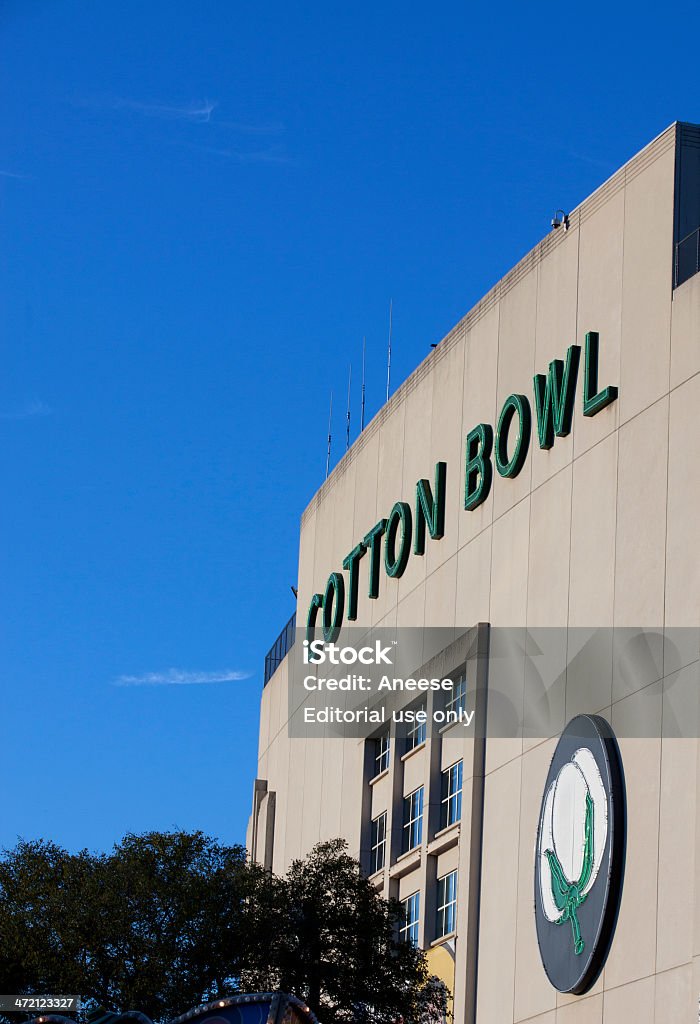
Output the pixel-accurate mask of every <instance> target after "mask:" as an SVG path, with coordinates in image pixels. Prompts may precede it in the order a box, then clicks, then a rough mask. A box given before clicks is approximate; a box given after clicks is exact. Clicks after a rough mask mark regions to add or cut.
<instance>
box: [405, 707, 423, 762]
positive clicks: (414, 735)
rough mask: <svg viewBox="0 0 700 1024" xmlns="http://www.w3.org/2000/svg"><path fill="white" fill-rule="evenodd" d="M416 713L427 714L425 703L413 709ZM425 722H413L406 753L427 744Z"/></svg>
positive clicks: (408, 733) (409, 731)
mask: <svg viewBox="0 0 700 1024" xmlns="http://www.w3.org/2000/svg"><path fill="white" fill-rule="evenodd" d="M411 710H412V711H414V712H416V713H417V712H419V711H422V712H425V702H423V703H422V704H417V705H416V706H415V707H414V708H412V709H411ZM425 724H426V723H425V722H415V721H414V722H411V725H410V727H409V730H408V732H407V734H406V751H407V752H408V751H409V750H415V749H416V747H419V746H420V745H421V743H425Z"/></svg>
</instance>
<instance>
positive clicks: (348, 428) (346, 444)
mask: <svg viewBox="0 0 700 1024" xmlns="http://www.w3.org/2000/svg"><path fill="white" fill-rule="evenodd" d="M351 384H352V363H350V368H349V370H348V412H347V426H346V429H345V451H347V450H348V448H349V447H350V385H351Z"/></svg>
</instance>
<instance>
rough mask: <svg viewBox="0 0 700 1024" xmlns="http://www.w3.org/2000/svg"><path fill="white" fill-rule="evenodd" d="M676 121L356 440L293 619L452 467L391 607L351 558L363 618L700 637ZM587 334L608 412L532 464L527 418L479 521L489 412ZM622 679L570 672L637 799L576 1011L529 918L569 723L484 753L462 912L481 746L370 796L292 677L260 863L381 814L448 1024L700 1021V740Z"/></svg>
mask: <svg viewBox="0 0 700 1024" xmlns="http://www.w3.org/2000/svg"><path fill="white" fill-rule="evenodd" d="M680 130H681V127H680V126H679V125H673V126H671V127H670V128H669V129H668V130H667V131H665V132H664V133H663V134H661V135H660V136H659V137H658V138H657V139H655V140H654V141H653V142H652V143H651V144H650V145H648V146H647V147H646V148H645V149H644V150H643V151H642V152H640V153H639V154H638V155H637V156H636V157H634V158H633V159H632V160H631V161H629V163H627V164H626V165H625V166H624V167H623V168H621V169H620V170H619V171H618V172H617V173H616V174H615V175H614V176H613V177H612V178H610V179H609V181H607V182H606V183H605V184H604V185H602V186H601V187H600V188H599V189H598V190H597V191H596V192H595V193H594V194H593V195H592V196H590V197H589V198H588V199H587V200H585V202H583V203H582V204H581V205H580V206H579V207H578V208H577V209H576V210H574V211H573V212H572V213H571V214H570V215H569V227H568V230H564V229H563V228H560V229H559V230H557V231H552V232H551V233H550V234H549V235H547V236H546V237H545V239H544V240H543V241H542V242H541V243H540V244H539V245H538V246H536V248H535V249H533V250H532V251H531V252H530V253H529V254H528V255H527V256H526V257H525V258H524V259H523V260H521V261H520V262H519V263H518V264H517V265H516V266H515V267H514V269H513V270H512V271H511V272H510V273H509V274H507V275H506V277H504V278H503V279H502V280H501V281H500V282H499V283H498V284H497V285H496V286H495V287H494V288H493V289H492V290H491V291H490V292H489V293H488V294H487V295H486V296H485V297H484V298H483V299H482V300H481V301H480V302H479V303H478V304H477V306H475V307H474V309H472V310H471V311H470V313H468V315H467V316H466V317H465V318H464V319H463V320H462V321H461V322H460V323H459V324H458V325H457V326H456V327H455V328H454V329H453V330H452V331H451V332H450V333H449V334H448V335H447V337H446V338H445V339H443V341H442V342H441V343H440V344H439V346H438V347H437V348H436V349H435V350H434V351H433V352H432V353H431V354H430V355H429V356H428V358H427V359H426V360H425V361H424V362H423V363H421V365H420V366H419V367H418V368H417V369H416V370H415V372H414V373H413V374H412V375H411V376H410V377H409V378H408V379H407V380H406V381H405V382H404V384H402V385H401V387H400V388H399V389H398V391H397V392H396V393H395V394H394V395H393V396H392V397H391V399H390V401H389V402H388V403H387V405H386V406H385V407H384V408H383V409H382V410H381V411H380V412H379V414H378V415H377V416H376V417H375V418H374V420H373V421H372V422H371V423H370V424H369V425H368V426H367V428H366V429H365V430H364V432H363V433H362V434H361V435H360V437H359V438H358V439H357V440H356V442H355V444H354V445H353V446H352V448H351V449H350V451H349V452H348V453H347V454H346V456H345V457H344V458H343V459H342V461H341V462H340V463H339V464H338V466H337V467H336V468H335V470H334V471H333V473H332V474H331V476H330V477H329V479H328V480H327V481H326V482H325V483H324V485H323V486H322V487H321V488H320V490H319V491H318V493H317V494H316V495H315V497H314V498H313V500H312V501H311V503H310V505H309V506H308V508H307V509H306V511H305V513H304V515H303V517H302V522H301V536H300V553H299V577H298V587H299V597H298V608H299V618H300V620H301V619H304V620H305V616H306V609H307V607H308V606H309V602H310V600H311V597H312V595H313V594H314V593H316V592H318V591H321V592H322V591H323V588H324V586H325V582H326V579H327V577H328V574H329V573H330V572H331V571H334V570H336V571H341V568H342V563H343V559H344V558H345V556H346V555H347V554H348V552H349V551H351V549H352V548H353V547H354V545H355V544H356V543H357V541H358V540H359V539H361V538H362V537H363V536H365V534H366V533H367V531H368V530H369V529H370V528H371V527H372V526H373V525H374V523H375V522H377V520H378V519H379V518H380V517H382V516H387V515H388V513H389V511H390V510H391V508H392V506H393V504H394V502H396V501H398V500H399V499H402V500H405V501H407V502H410V503H412V502H413V498H414V493H415V485H416V481H417V480H418V479H419V478H421V477H425V478H427V479H429V480H432V479H433V473H434V467H435V464H436V463H437V462H438V461H444V462H446V463H447V465H448V472H447V484H446V486H447V494H446V502H445V508H446V522H445V529H444V536H443V537H442V539H440V540H434V539H431V538H430V537H428V540H427V544H426V551H425V555H424V556H422V557H413V556H412V557H411V558H410V559H409V562H408V566H407V569H406V572H405V573H404V575H403V576H402V577H401V578H400V579H390V578H387V577H386V575H382V578H381V585H380V594H379V597H378V598H377V599H376V600H369V599H368V597H367V588H366V572H367V570H366V565H365V563H362V568H361V572H360V580H361V585H360V593H359V608H358V620H357V621H358V624H359V625H367V626H368V625H378V624H381V625H391V626H414V627H416V626H417V627H422V626H449V627H460V628H462V627H463V628H469V627H472V626H473V625H474V624H476V623H479V622H483V623H490V624H491V626H492V627H500V626H509V627H511V626H518V627H519V626H522V627H540V626H558V627H562V628H563V629H566V628H570V627H580V626H585V627H591V626H595V627H611V628H612V629H614V630H618V629H620V630H621V629H622V628H624V627H631V626H635V627H638V626H645V627H650V628H653V629H656V630H660V629H663V628H668V627H694V628H697V627H698V626H700V558H699V557H698V552H699V551H700V515H699V514H698V509H699V508H700V274H694V275H691V276H690V277H689V278H688V279H687V280H685V281H684V282H683V283H682V284H680V285H679V286H678V287H676V288H674V260H673V252H674V242H675V241H677V239H676V238H675V236H674V210H675V209H676V205H677V190H678V181H677V179H678V174H677V162H678V151H679V150H678V140H679V132H680ZM590 331H596V332H598V334H599V336H600V365H599V381H600V384H601V386H602V385H606V384H613V385H616V386H617V387H618V388H619V397H618V399H617V400H616V401H614V402H612V403H611V404H610V405H609V406H608V407H607V408H605V409H603V410H602V411H600V412H599V413H598V414H597V415H595V416H592V417H584V416H583V413H582V403H581V401H580V390H581V371H579V385H578V387H577V393H576V396H577V397H576V404H575V411H574V418H573V425H572V429H571V431H570V433H569V434H568V436H564V437H557V438H556V440H555V443H554V445H553V447H552V448H550V449H548V450H546V449H542V448H540V447H539V445H538V443H537V427H536V422H535V415H534V408H533V426H532V437H531V441H530V448H529V454H528V456H527V459H526V462H525V464H524V466H523V469H522V471H521V472H520V473H519V475H518V476H517V477H515V478H514V479H507V478H501V477H500V476H499V475H498V474H496V473H495V472H494V480H493V485H492V488H491V492H490V495H489V497H488V499H487V500H486V501H485V502H483V504H481V505H480V506H479V507H478V508H476V509H474V510H473V511H466V510H465V509H464V500H463V495H464V486H465V480H464V474H465V468H464V467H465V452H464V446H465V437H466V435H467V434H468V432H469V431H470V430H471V429H472V428H473V427H474V426H475V424H477V423H479V422H482V421H483V422H485V423H489V424H493V425H495V424H496V423H497V421H498V416H499V412H500V410H501V407H502V405H503V402H504V400H505V399H506V397H507V396H508V395H510V394H511V393H513V392H516V393H517V392H526V393H527V392H530V393H531V385H532V378H533V375H534V374H535V373H543V374H546V373H547V368H548V365H549V363H550V361H551V360H553V359H555V358H559V359H563V358H565V356H566V351H567V347H568V346H569V345H571V344H574V343H575V344H578V345H583V344H584V338H585V335H586V333H587V332H590ZM300 624H301V622H300ZM611 635H616V634H614V633H612V634H611ZM698 655H699V652H698V649H697V647H696V646H692V645H691V646H690V647H689V650H688V654H687V658H686V659H685V662H684V663H683V664H680V665H678V666H675V667H676V669H677V680H676V681H677V684H678V685H677V686H676V687H675V689H674V694H675V698H677V696H678V694H679V693H682V694H684V695H685V698H686V699H687V702H688V703H687V707H688V708H689V709H690V713H692V714H695V715H697V692H698V681H699V678H700V672H699V663H698ZM607 664H608V665H609V672H603V673H602V674H601V675H600V677H599V678H598V679H597V683H596V686H594V687H588V688H586V690H585V691H584V692H582V690H581V688H580V687H577V685H576V680H575V679H568V680H567V682H566V686H565V689H564V691H563V693H562V705H561V723H560V725H561V727H562V728H563V726H564V724H565V723H566V721H568V720H569V719H570V718H571V717H572V716H573V715H575V714H577V713H580V712H584V711H585V712H598V713H600V714H602V715H603V716H604V717H605V718H607V719H608V721H610V722H611V723H612V725H613V728H614V729H615V730H616V732H617V733H618V736H619V737H620V740H619V742H620V749H621V754H622V758H623V763H624V768H625V775H626V787H627V807H628V810H627V813H628V840H627V863H626V875H625V881H624V888H623V894H622V903H621V908H620V914H619V919H618V923H617V929H616V932H615V936H614V940H613V943H612V948H611V950H610V955H609V957H608V959H607V962H606V965H605V968H604V970H603V972H602V974H601V975H600V977H599V979H598V981H597V983H596V984H595V985H594V987H593V988H592V990H591V991H590V992H588V993H586V994H585V995H583V996H573V995H562V994H560V993H558V992H557V991H556V990H555V989H554V988H553V987H552V985H551V984H550V983H549V981H548V979H547V977H546V975H545V973H544V970H543V968H542V964H541V962H540V957H539V951H538V945H537V938H536V933H535V921H534V914H533V864H534V844H535V833H536V829H537V823H538V814H539V807H540V801H541V798H542V788H543V784H544V780H545V777H546V775H547V771H548V767H549V763H550V760H551V757H552V753H553V750H554V747H555V745H556V740H557V736H558V733H557V734H554V735H552V736H544V737H541V738H539V739H536V740H533V739H523V738H516V739H512V738H504V739H489V740H488V741H487V743H486V758H485V782H484V788H483V800H484V804H483V825H482V826H481V828H482V831H481V835H480V836H479V841H480V846H481V858H482V864H481V877H480V880H479V893H480V900H479V901H478V906H479V914H478V920H477V921H474V920H472V921H470V919H469V918H470V914H473V913H474V902H473V900H472V901H470V899H469V898H468V893H469V891H470V870H471V868H472V863H473V861H472V858H473V850H474V839H475V837H474V836H472V835H471V834H470V832H471V823H472V820H473V816H472V814H471V801H472V797H473V793H474V787H473V774H474V765H475V764H476V763H477V762H476V760H475V758H474V750H473V747H474V742H473V740H468V739H467V740H465V739H463V738H460V737H457V736H455V735H454V734H453V733H452V731H451V730H449V729H448V730H447V731H445V732H444V733H442V734H441V735H439V736H438V737H430V736H428V738H427V740H426V742H425V743H424V744H422V745H420V746H419V747H417V749H415V750H413V751H411V752H410V753H408V754H404V755H403V756H402V755H401V753H400V751H397V750H396V745H395V744H392V747H391V750H390V763H389V767H388V770H387V771H386V772H383V773H380V774H379V775H378V776H377V777H376V778H374V779H371V781H370V779H369V777H368V771H367V767H366V749H365V742H364V741H360V740H344V741H339V740H337V739H333V738H328V739H314V740H301V739H291V738H290V737H289V735H288V729H287V706H288V705H287V671H288V666H287V663H286V661H283V662H282V664H281V665H280V667H279V668H278V669H277V671H276V672H275V674H274V675H273V676H272V678H271V679H270V681H269V682H268V684H267V685H266V686H265V688H264V691H263V694H262V700H261V715H260V739H259V758H258V769H257V775H258V779H259V781H258V783H256V792H255V802H254V809H253V816H252V818H251V824H250V829H249V836H248V841H249V848H250V849H251V852H252V854H253V856H254V857H255V858H256V859H258V860H260V861H261V862H264V863H266V864H267V865H268V866H269V867H271V868H272V869H273V870H274V871H276V872H283V871H284V870H285V869H286V867H287V866H288V865H289V863H290V861H291V860H292V859H293V858H295V857H298V856H301V855H304V854H305V853H307V852H308V851H309V850H310V849H311V847H312V846H313V845H314V844H315V843H316V842H318V841H320V840H323V839H330V838H334V837H336V836H343V837H345V838H346V839H347V841H348V843H349V848H350V852H351V853H353V854H354V855H357V856H361V857H366V855H367V850H368V843H369V840H368V828H369V822H370V820H371V819H372V818H376V817H377V815H379V814H380V813H381V812H383V811H386V812H387V829H388V834H389V835H390V837H391V838H390V842H389V847H388V857H387V863H386V865H385V867H384V868H383V869H382V870H381V871H380V872H377V873H376V874H375V875H374V876H373V880H374V881H375V884H376V885H377V888H378V890H379V891H381V892H383V893H385V894H386V895H389V894H392V895H395V896H398V897H399V898H400V899H405V898H406V897H408V896H409V895H411V894H412V893H416V892H419V893H420V894H421V900H420V903H421V915H420V921H419V943H420V944H421V945H422V946H423V947H424V948H430V949H431V951H432V952H431V956H432V957H433V962H434V964H435V970H436V971H437V972H438V973H440V974H441V976H443V977H445V978H446V979H447V980H448V981H450V982H451V983H452V986H453V989H454V1011H455V1021H456V1022H457V1024H462V1022H467V1021H469V1022H471V1021H473V1020H476V1021H477V1022H478V1024H515V1022H526V1021H527V1022H531V1024H535V1022H537V1024H555V1022H556V1024H613V1022H615V1024H620V1022H627V1021H635V1022H638V1024H646V1022H649V1024H652V1022H654V1024H666V1022H668V1024H671V1022H673V1024H678V1022H680V1021H688V1022H690V1021H695V1020H697V1017H698V998H699V996H700V813H699V808H700V802H699V800H698V796H699V794H698V780H699V779H700V745H699V744H698V742H697V740H696V739H694V738H687V739H677V738H674V737H665V736H664V731H663V721H664V718H663V716H664V708H665V702H666V700H667V699H669V698H668V694H667V693H666V691H665V690H663V689H660V688H658V686H657V688H656V690H654V689H653V687H654V686H655V685H656V680H655V679H646V678H638V679H636V680H634V679H633V680H632V681H630V679H629V677H627V676H623V675H621V674H620V672H619V671H617V670H616V667H615V666H616V664H617V662H616V660H615V655H614V651H611V653H610V657H609V659H608V662H607ZM675 698H674V699H675ZM639 715H644V716H646V717H647V719H650V720H652V727H651V728H650V729H649V730H648V732H649V735H648V736H647V737H646V738H638V739H635V738H628V737H627V736H626V735H625V734H626V733H627V734H629V733H630V732H633V731H634V730H633V729H626V724H627V723H629V722H632V723H633V722H634V721H635V716H637V717H638V716H639ZM654 716H656V717H654ZM695 735H696V736H697V732H696V733H695ZM460 759H462V761H463V798H462V813H461V820H460V822H459V823H457V824H455V825H452V826H450V827H449V828H446V829H442V830H441V829H440V828H439V827H438V828H437V829H435V828H434V827H432V826H431V822H432V825H434V823H435V821H436V819H435V817H434V816H433V817H432V818H431V817H430V815H429V814H428V813H427V806H428V805H429V804H430V803H431V802H432V805H433V806H436V805H437V803H439V796H438V794H437V787H438V785H439V780H440V775H441V771H442V769H445V768H447V767H448V766H450V765H452V764H454V763H455V762H456V761H458V760H460ZM369 774H370V775H371V772H370V773H369ZM419 785H423V786H424V793H425V794H426V796H425V800H426V822H424V827H423V835H422V841H421V843H420V845H419V847H418V848H417V849H416V850H414V851H412V852H410V853H408V854H405V855H403V856H402V855H401V853H400V849H399V846H398V843H397V840H396V836H397V835H400V827H399V829H398V831H397V820H398V819H397V816H398V815H400V814H401V808H402V798H403V797H404V796H405V795H406V794H409V793H411V792H412V791H413V790H415V789H416V788H417V787H418V786H419ZM426 823H427V824H426ZM436 831H437V832H438V834H437V835H435V832H436ZM454 870H457V872H458V899H457V921H456V928H455V930H454V932H453V933H452V934H450V935H448V936H446V937H443V938H441V939H439V940H437V941H436V940H435V936H434V927H433V924H432V921H433V918H434V912H435V886H436V880H437V879H438V878H441V877H444V876H445V875H446V874H448V873H450V872H452V871H454ZM472 888H473V880H472ZM467 936H470V939H469V941H468V939H467ZM475 936H476V938H475ZM475 943H476V944H477V945H478V961H476V960H475V954H476V952H477V948H476V946H475ZM474 963H476V996H475V1007H474V1004H473V996H474V992H473V988H470V985H471V984H472V983H471V982H469V980H468V979H469V972H470V970H471V969H472V967H473V965H474ZM470 965H472V966H470Z"/></svg>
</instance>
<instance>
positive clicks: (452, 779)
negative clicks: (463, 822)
mask: <svg viewBox="0 0 700 1024" xmlns="http://www.w3.org/2000/svg"><path fill="white" fill-rule="evenodd" d="M461 817H462V762H461V761H457V762H456V764H452V765H450V767H449V768H446V769H445V771H444V772H443V773H442V803H441V805H440V828H447V826H448V825H454V823H455V822H456V821H459V820H460V818H461Z"/></svg>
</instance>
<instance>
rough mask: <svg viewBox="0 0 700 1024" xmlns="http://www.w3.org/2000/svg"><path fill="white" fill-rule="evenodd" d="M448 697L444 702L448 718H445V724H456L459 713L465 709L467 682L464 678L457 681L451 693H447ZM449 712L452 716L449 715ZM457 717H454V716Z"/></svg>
mask: <svg viewBox="0 0 700 1024" xmlns="http://www.w3.org/2000/svg"><path fill="white" fill-rule="evenodd" d="M447 693H448V697H447V700H446V701H445V711H446V713H447V715H449V717H447V716H446V717H445V722H447V723H449V722H456V721H458V719H459V713H460V711H466V709H467V680H466V679H465V677H464V676H462V677H461V678H460V679H458V680H457V682H456V683H455V684H454V686H453V687H452V690H451V691H449V690H448V691H447ZM450 712H452V714H451V715H450ZM455 715H456V716H457V717H454V716H455Z"/></svg>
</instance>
